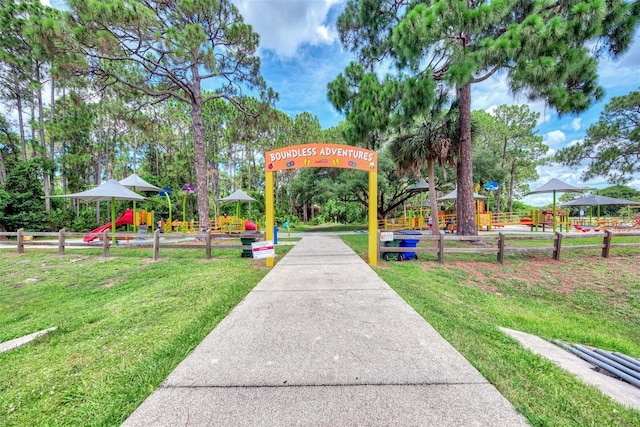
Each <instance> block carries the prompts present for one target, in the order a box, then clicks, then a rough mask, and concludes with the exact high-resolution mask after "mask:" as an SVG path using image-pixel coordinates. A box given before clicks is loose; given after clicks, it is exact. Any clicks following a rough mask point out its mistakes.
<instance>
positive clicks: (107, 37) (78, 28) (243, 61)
mask: <svg viewBox="0 0 640 427" xmlns="http://www.w3.org/2000/svg"><path fill="white" fill-rule="evenodd" d="M69 6H70V7H71V10H72V12H71V17H72V23H73V26H74V36H75V41H76V42H77V44H75V45H73V46H74V47H75V46H78V47H79V48H80V49H81V51H82V53H83V54H84V55H85V56H86V57H87V58H88V59H89V65H90V72H91V73H92V74H94V75H95V76H96V77H97V78H98V79H100V82H101V84H102V85H103V86H108V85H111V84H121V85H123V86H125V87H128V88H130V89H134V90H136V91H139V92H140V93H143V94H146V95H148V96H150V97H154V98H156V101H155V102H158V100H166V99H169V98H174V99H177V100H180V101H182V102H184V103H185V104H186V105H188V106H189V113H190V116H191V121H192V124H191V134H192V135H191V136H192V138H193V143H194V145H193V149H194V155H195V156H194V161H195V172H196V191H197V195H198V213H199V221H200V224H199V226H200V230H201V231H206V230H208V229H209V228H210V227H209V199H208V196H207V194H208V191H207V188H208V187H207V168H206V160H205V158H206V153H205V142H204V137H205V126H204V121H203V106H204V104H205V103H206V102H207V101H210V100H214V99H224V100H226V101H227V102H229V103H231V104H233V105H234V106H236V107H237V108H239V109H241V110H242V111H243V112H244V113H246V114H254V115H255V114H258V113H259V111H249V107H245V105H244V104H243V102H242V97H241V95H242V94H243V93H244V91H245V90H258V91H262V92H261V93H262V96H263V100H264V101H269V100H270V99H271V98H272V97H273V96H274V94H273V93H271V91H269V90H267V87H266V84H265V82H264V80H263V78H262V77H261V76H260V59H259V58H258V57H257V56H256V55H255V51H256V49H257V46H258V35H257V34H256V33H254V32H253V30H252V28H251V26H250V25H248V24H245V23H244V22H243V19H242V16H241V15H240V13H239V12H238V10H237V8H236V7H235V6H234V5H233V4H232V3H231V2H230V1H228V0H202V1H197V2H191V1H180V2H157V1H134V0H125V1H121V0H105V1H103V0H100V1H86V0H70V1H69ZM209 79H214V80H215V83H214V86H215V87H216V89H215V90H214V91H213V92H211V93H208V94H203V90H202V83H203V81H205V80H209Z"/></svg>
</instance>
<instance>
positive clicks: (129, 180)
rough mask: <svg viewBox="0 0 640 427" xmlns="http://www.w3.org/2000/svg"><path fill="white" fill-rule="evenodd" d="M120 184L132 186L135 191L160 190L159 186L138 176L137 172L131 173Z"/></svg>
mask: <svg viewBox="0 0 640 427" xmlns="http://www.w3.org/2000/svg"><path fill="white" fill-rule="evenodd" d="M120 184H122V185H124V186H125V187H127V188H133V189H135V190H136V191H160V190H161V189H160V188H159V187H156V186H155V185H153V184H149V183H148V182H147V181H145V180H144V179H142V178H140V177H139V176H138V175H137V174H135V173H132V174H131V175H129V176H128V177H126V178H125V179H123V180H122V181H120Z"/></svg>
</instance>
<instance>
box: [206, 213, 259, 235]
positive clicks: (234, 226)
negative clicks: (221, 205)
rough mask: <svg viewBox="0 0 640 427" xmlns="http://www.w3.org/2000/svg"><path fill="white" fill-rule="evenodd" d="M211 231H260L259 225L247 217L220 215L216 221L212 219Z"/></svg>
mask: <svg viewBox="0 0 640 427" xmlns="http://www.w3.org/2000/svg"><path fill="white" fill-rule="evenodd" d="M247 225H248V226H247ZM211 231H213V232H218V233H243V232H245V231H258V226H257V225H256V224H255V223H253V222H252V221H250V220H249V219H247V218H239V217H237V216H220V217H218V218H217V219H216V220H215V221H212V227H211Z"/></svg>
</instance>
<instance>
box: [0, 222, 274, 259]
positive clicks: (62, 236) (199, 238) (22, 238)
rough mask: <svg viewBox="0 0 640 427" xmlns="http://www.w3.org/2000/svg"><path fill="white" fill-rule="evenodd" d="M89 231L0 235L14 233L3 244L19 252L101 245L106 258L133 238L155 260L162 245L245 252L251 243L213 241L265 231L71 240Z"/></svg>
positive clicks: (207, 254) (255, 235) (105, 235)
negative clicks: (34, 248)
mask: <svg viewBox="0 0 640 427" xmlns="http://www.w3.org/2000/svg"><path fill="white" fill-rule="evenodd" d="M87 235H91V236H95V235H96V234H87V233H78V232H70V231H65V230H64V229H62V230H60V231H59V232H29V231H24V230H23V229H20V230H18V231H14V232H0V236H4V237H14V238H16V240H0V247H1V246H2V245H15V246H16V247H17V251H18V253H19V254H22V253H24V251H25V247H26V246H52V247H57V248H58V254H59V255H64V254H65V249H66V248H67V247H83V248H102V256H103V257H104V258H107V257H108V256H109V250H110V249H111V247H113V246H118V247H122V246H121V245H119V244H118V243H116V244H115V245H114V243H113V242H114V241H115V242H120V241H126V242H127V244H128V243H129V242H130V241H135V242H136V244H135V245H131V246H132V247H134V246H135V247H136V248H153V260H154V261H155V260H157V259H158V258H159V257H160V249H204V251H205V257H206V259H210V258H211V250H212V249H216V250H242V251H243V252H242V253H243V256H244V254H245V253H246V252H245V251H251V245H250V244H249V245H246V244H241V245H238V244H235V245H224V244H212V243H213V242H216V241H231V240H240V241H241V242H242V240H245V239H246V240H245V242H248V241H250V240H254V239H257V240H264V238H265V236H264V233H251V234H243V235H241V234H237V233H236V234H224V233H200V234H182V233H167V234H162V233H160V230H156V231H155V232H154V233H153V234H138V233H125V232H117V233H111V232H109V231H107V230H105V231H104V232H102V233H100V234H99V236H100V237H99V239H100V240H101V242H99V243H93V242H84V241H83V242H73V241H72V242H69V241H67V238H69V237H84V236H87ZM147 236H148V237H150V239H144V237H147ZM34 237H57V239H56V240H33V238H34ZM185 238H190V239H194V240H195V241H196V242H202V243H197V244H189V245H185V244H178V243H177V241H179V240H184V239H185Z"/></svg>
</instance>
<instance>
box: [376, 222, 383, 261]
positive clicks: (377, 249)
mask: <svg viewBox="0 0 640 427" xmlns="http://www.w3.org/2000/svg"><path fill="white" fill-rule="evenodd" d="M377 234H378V238H377V239H376V252H377V253H378V255H377V257H378V264H380V260H381V259H382V257H381V256H380V230H378V231H377Z"/></svg>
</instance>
